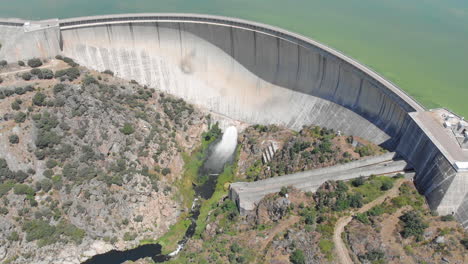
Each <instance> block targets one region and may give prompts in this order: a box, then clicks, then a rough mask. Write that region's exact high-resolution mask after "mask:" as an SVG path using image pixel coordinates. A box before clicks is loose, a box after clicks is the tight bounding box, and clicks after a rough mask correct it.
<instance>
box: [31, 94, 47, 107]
mask: <svg viewBox="0 0 468 264" xmlns="http://www.w3.org/2000/svg"><path fill="white" fill-rule="evenodd" d="M46 98H47V96H46V95H45V94H43V93H41V92H38V93H36V94H35V95H34V97H33V99H32V102H33V104H35V105H37V106H45V105H46Z"/></svg>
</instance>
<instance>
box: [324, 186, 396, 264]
mask: <svg viewBox="0 0 468 264" xmlns="http://www.w3.org/2000/svg"><path fill="white" fill-rule="evenodd" d="M404 181H405V180H404V179H402V180H399V181H397V182H396V184H395V185H394V186H393V188H392V189H390V190H389V191H387V192H386V193H385V194H384V195H382V196H380V197H379V198H377V199H375V200H373V201H372V202H370V203H368V204H366V205H364V206H363V207H361V208H360V209H359V210H357V211H355V212H352V213H351V215H350V216H343V217H341V218H340V219H338V221H337V222H336V225H335V231H334V233H333V243H334V244H335V253H336V254H337V255H338V259H339V262H340V263H342V264H352V263H353V260H352V259H351V256H350V255H349V252H348V248H347V247H346V244H345V243H344V241H343V239H341V233H343V231H344V228H345V226H346V225H347V224H349V222H351V220H353V216H354V215H355V214H356V213H364V212H366V211H368V210H369V209H371V208H372V207H374V206H376V205H379V204H381V203H383V202H384V201H385V199H387V198H393V197H396V196H398V194H399V190H398V188H400V185H401V184H402V183H403V182H404Z"/></svg>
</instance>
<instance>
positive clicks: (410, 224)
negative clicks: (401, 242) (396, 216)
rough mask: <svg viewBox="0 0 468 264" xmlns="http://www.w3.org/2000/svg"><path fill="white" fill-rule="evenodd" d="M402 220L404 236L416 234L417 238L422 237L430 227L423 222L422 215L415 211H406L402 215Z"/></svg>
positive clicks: (402, 233)
mask: <svg viewBox="0 0 468 264" xmlns="http://www.w3.org/2000/svg"><path fill="white" fill-rule="evenodd" d="M400 220H401V221H403V224H404V227H403V231H402V232H401V235H402V236H403V237H404V238H408V237H410V236H415V237H416V238H417V239H420V238H421V236H422V234H423V233H424V230H425V229H426V228H427V227H428V225H427V224H426V223H424V222H423V219H422V217H421V215H420V214H419V213H417V212H415V211H410V212H406V213H405V214H403V215H402V216H401V217H400Z"/></svg>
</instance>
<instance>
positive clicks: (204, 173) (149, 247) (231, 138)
mask: <svg viewBox="0 0 468 264" xmlns="http://www.w3.org/2000/svg"><path fill="white" fill-rule="evenodd" d="M236 147H237V129H236V128H235V127H232V126H231V127H228V128H227V129H226V131H225V132H224V133H223V136H222V138H221V140H216V141H214V142H213V143H211V145H210V146H209V147H208V150H207V155H206V157H207V158H206V159H205V161H204V162H203V165H202V166H201V167H200V168H199V170H198V180H199V181H201V184H199V185H197V186H195V187H194V190H195V199H194V200H193V203H192V207H191V209H190V221H191V223H190V226H189V228H188V229H187V231H186V232H185V235H184V237H183V239H182V240H180V241H179V242H178V247H177V249H176V250H175V251H174V252H172V253H169V254H167V255H165V254H162V246H161V245H160V244H157V243H156V244H146V245H141V246H138V247H136V248H133V249H129V250H124V251H119V250H111V251H109V252H107V253H104V254H100V255H96V256H93V257H92V258H90V259H88V260H87V261H85V262H83V263H82V264H102V263H109V264H119V263H123V262H125V261H136V260H138V259H142V258H147V257H150V258H151V259H152V260H153V261H154V262H155V263H162V262H165V261H167V260H169V259H171V258H172V257H174V256H176V255H177V254H178V253H179V252H180V251H181V250H182V249H183V248H184V246H185V244H186V243H187V241H188V240H189V239H190V238H191V237H192V236H193V234H194V233H195V229H196V227H197V219H198V216H199V215H200V207H201V203H202V200H201V199H204V200H207V199H209V198H210V197H211V196H212V195H213V193H214V190H215V188H216V183H217V179H218V176H219V174H221V173H222V172H223V171H224V168H225V166H226V165H228V164H230V163H232V162H233V160H234V153H235V150H236Z"/></svg>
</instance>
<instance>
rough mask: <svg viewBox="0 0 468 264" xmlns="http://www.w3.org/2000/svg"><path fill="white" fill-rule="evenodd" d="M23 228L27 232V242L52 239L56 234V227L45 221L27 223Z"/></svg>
mask: <svg viewBox="0 0 468 264" xmlns="http://www.w3.org/2000/svg"><path fill="white" fill-rule="evenodd" d="M22 228H23V231H25V232H26V240H27V241H34V240H38V239H44V238H50V237H52V236H53V235H54V233H55V227H54V226H51V225H49V223H47V222H45V221H43V220H32V221H28V222H25V223H24V224H23V227H22Z"/></svg>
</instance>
